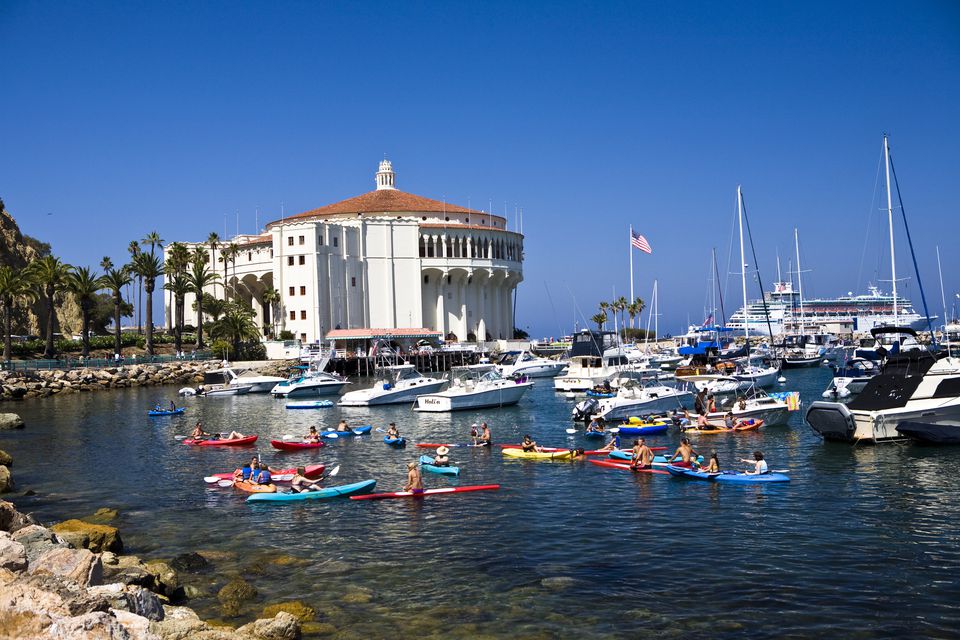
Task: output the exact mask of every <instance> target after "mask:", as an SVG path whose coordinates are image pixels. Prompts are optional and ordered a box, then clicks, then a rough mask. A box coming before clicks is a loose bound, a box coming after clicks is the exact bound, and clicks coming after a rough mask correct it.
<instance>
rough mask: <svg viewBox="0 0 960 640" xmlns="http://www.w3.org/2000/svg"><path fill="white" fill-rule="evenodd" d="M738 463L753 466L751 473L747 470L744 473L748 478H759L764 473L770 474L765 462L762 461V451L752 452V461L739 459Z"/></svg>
mask: <svg viewBox="0 0 960 640" xmlns="http://www.w3.org/2000/svg"><path fill="white" fill-rule="evenodd" d="M740 462H745V463H747V464H752V465H753V471H749V470H748V471H747V472H746V474H747V475H749V476H760V475H763V474H765V473H770V469H769V468H768V467H767V461H766V460H764V459H763V452H762V451H754V452H753V460H750V459H749V458H741V459H740Z"/></svg>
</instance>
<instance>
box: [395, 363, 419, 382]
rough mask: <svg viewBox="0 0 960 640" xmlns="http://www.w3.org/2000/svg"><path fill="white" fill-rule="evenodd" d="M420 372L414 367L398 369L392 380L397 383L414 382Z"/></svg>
mask: <svg viewBox="0 0 960 640" xmlns="http://www.w3.org/2000/svg"><path fill="white" fill-rule="evenodd" d="M419 377H421V376H420V372H419V371H417V370H416V368H415V367H400V368H397V369H396V370H395V371H394V379H395V380H396V381H397V382H400V381H401V380H414V379H416V378H419Z"/></svg>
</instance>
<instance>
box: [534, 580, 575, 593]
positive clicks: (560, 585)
mask: <svg viewBox="0 0 960 640" xmlns="http://www.w3.org/2000/svg"><path fill="white" fill-rule="evenodd" d="M575 582H576V580H574V579H573V578H571V577H570V576H551V577H549V578H544V579H542V580H541V581H540V586H542V587H543V588H544V589H550V590H551V591H563V590H564V589H569V588H570V587H572V586H573V584H574V583H575Z"/></svg>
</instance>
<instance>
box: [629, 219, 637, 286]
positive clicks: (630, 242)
mask: <svg viewBox="0 0 960 640" xmlns="http://www.w3.org/2000/svg"><path fill="white" fill-rule="evenodd" d="M627 251H629V252H630V302H631V304H632V303H633V301H634V300H636V298H635V297H634V295H633V225H632V224H631V225H630V238H629V241H628V242H627Z"/></svg>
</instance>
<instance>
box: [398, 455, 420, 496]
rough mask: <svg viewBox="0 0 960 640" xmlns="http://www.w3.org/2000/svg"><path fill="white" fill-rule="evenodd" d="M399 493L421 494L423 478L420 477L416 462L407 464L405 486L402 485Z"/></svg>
mask: <svg viewBox="0 0 960 640" xmlns="http://www.w3.org/2000/svg"><path fill="white" fill-rule="evenodd" d="M401 491H409V492H410V493H414V494H417V493H423V476H421V475H420V469H419V468H418V467H417V463H416V462H408V463H407V484H405V485H403V489H401Z"/></svg>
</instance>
